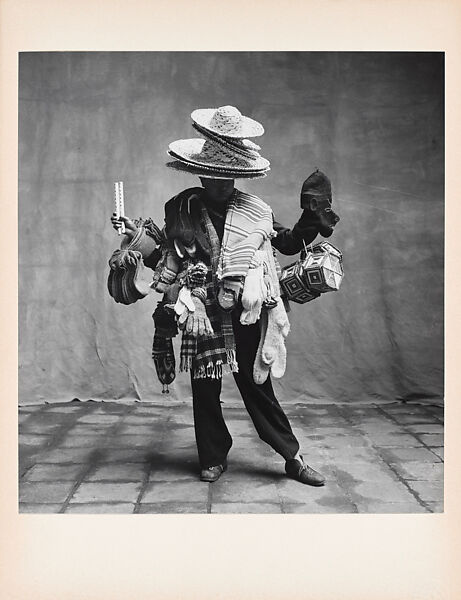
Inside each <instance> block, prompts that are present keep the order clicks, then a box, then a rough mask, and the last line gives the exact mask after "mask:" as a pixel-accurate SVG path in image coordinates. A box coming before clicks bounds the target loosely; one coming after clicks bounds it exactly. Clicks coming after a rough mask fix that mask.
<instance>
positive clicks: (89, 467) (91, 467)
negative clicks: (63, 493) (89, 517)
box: [59, 405, 135, 513]
mask: <svg viewBox="0 0 461 600" xmlns="http://www.w3.org/2000/svg"><path fill="white" fill-rule="evenodd" d="M95 408H96V407H95ZM134 409H135V407H134V406H130V405H127V407H126V409H125V410H124V411H123V412H122V413H121V414H120V419H119V420H118V421H116V422H115V423H114V424H113V425H112V426H110V427H108V428H107V432H106V433H105V434H104V436H102V438H103V439H105V438H107V437H108V436H109V435H113V434H114V433H116V432H117V429H119V428H120V426H121V424H122V423H123V419H124V418H125V417H126V416H127V414H130V413H131V412H132V411H133V410H134ZM94 410H95V409H93V411H91V412H94ZM103 448H104V445H102V446H101V447H100V448H97V449H96V450H95V452H94V453H92V454H93V455H94V457H95V460H88V462H87V463H86V464H85V467H84V468H83V469H82V470H81V471H80V473H79V474H78V475H77V477H76V479H75V482H74V485H73V486H72V488H71V490H70V492H69V494H68V495H67V498H66V499H65V500H64V502H63V504H62V506H61V509H60V510H59V512H60V513H64V512H65V511H66V510H67V507H68V506H69V504H70V503H71V499H72V497H73V496H74V494H75V492H76V491H77V490H78V488H79V487H80V485H81V484H82V483H83V480H84V479H85V478H86V477H88V475H90V473H92V472H94V471H95V470H96V467H97V464H98V462H99V460H98V459H99V457H100V455H101V449H103ZM90 456H91V455H90Z"/></svg>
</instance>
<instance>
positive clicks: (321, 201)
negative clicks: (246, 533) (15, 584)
mask: <svg viewBox="0 0 461 600" xmlns="http://www.w3.org/2000/svg"><path fill="white" fill-rule="evenodd" d="M18 81H19V85H18V125H19V130H18V131H19V134H18V135H19V138H18V142H19V154H18V172H19V177H18V191H19V197H18V222H19V230H18V231H19V246H18V248H19V328H18V329H19V356H18V360H19V407H18V411H19V417H18V418H19V473H18V477H19V498H18V500H19V508H18V510H19V513H32V514H38V513H56V514H58V513H59V514H76V513H79V514H157V515H159V514H160V515H161V514H185V513H188V514H203V515H206V514H239V515H244V514H250V513H251V514H266V515H267V514H275V515H276V514H279V515H281V514H293V513H296V514H325V513H329V514H340V513H341V514H383V513H386V514H403V513H405V514H414V513H443V512H444V493H443V488H444V412H445V411H444V236H445V233H444V219H445V199H444V198H445V185H444V182H445V150H444V147H445V137H444V126H445V54H444V52H442V51H424V52H423V51H406V52H404V51H282V50H280V51H218V50H216V51H214V50H213V51H212V50H209V51H188V52H182V51H123V52H121V51H52V52H51V51H50V52H48V51H47V52H45V51H23V52H20V53H19V57H18ZM207 518H208V517H207Z"/></svg>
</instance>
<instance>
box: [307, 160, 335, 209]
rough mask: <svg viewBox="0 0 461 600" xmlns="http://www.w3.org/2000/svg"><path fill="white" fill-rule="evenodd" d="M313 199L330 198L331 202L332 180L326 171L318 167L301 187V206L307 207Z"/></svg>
mask: <svg viewBox="0 0 461 600" xmlns="http://www.w3.org/2000/svg"><path fill="white" fill-rule="evenodd" d="M311 199H313V200H315V201H317V202H318V201H319V200H328V201H329V202H330V204H331V200H332V197H331V182H330V180H329V179H328V177H327V176H326V175H325V173H322V171H319V170H318V169H316V170H315V171H314V172H313V173H312V174H311V175H309V177H308V178H307V179H306V181H305V182H304V183H303V187H302V188H301V206H302V207H303V208H304V207H306V208H307V205H310V204H311V202H310V201H311Z"/></svg>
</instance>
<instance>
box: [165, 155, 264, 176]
mask: <svg viewBox="0 0 461 600" xmlns="http://www.w3.org/2000/svg"><path fill="white" fill-rule="evenodd" d="M168 154H170V156H171V157H172V158H175V157H173V155H172V154H171V153H170V152H169V153H168ZM166 166H167V167H169V168H170V169H174V170H175V171H180V172H182V173H189V174H190V175H197V176H198V177H205V179H261V178H262V177H266V174H267V172H268V171H270V169H269V168H267V169H264V170H263V171H232V170H229V169H213V168H210V167H204V166H201V165H197V164H193V163H188V162H186V161H184V160H178V159H177V160H173V161H170V162H168V163H166Z"/></svg>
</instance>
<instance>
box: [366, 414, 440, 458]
mask: <svg viewBox="0 0 461 600" xmlns="http://www.w3.org/2000/svg"><path fill="white" fill-rule="evenodd" d="M376 408H377V409H378V411H380V412H381V413H382V414H384V415H385V416H386V417H387V418H388V419H390V420H391V422H393V423H395V424H396V425H399V427H403V428H404V429H405V431H406V432H407V433H409V434H410V435H412V436H413V437H414V438H416V440H417V441H418V442H419V443H420V444H421V445H422V446H423V447H424V448H426V450H429V452H431V453H432V454H433V455H434V456H436V457H437V458H438V459H439V460H441V461H442V462H444V461H443V460H442V458H441V457H440V456H439V455H438V454H436V452H434V451H433V449H432V447H431V446H428V445H427V444H426V443H425V442H424V441H423V440H420V439H419V438H418V437H417V434H415V433H413V432H412V431H410V430H409V429H408V427H407V425H406V424H403V425H401V424H400V423H399V421H398V420H397V419H396V418H395V417H393V416H392V415H387V413H386V412H385V411H384V410H383V409H382V408H381V407H380V406H376ZM441 447H443V446H441Z"/></svg>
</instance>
